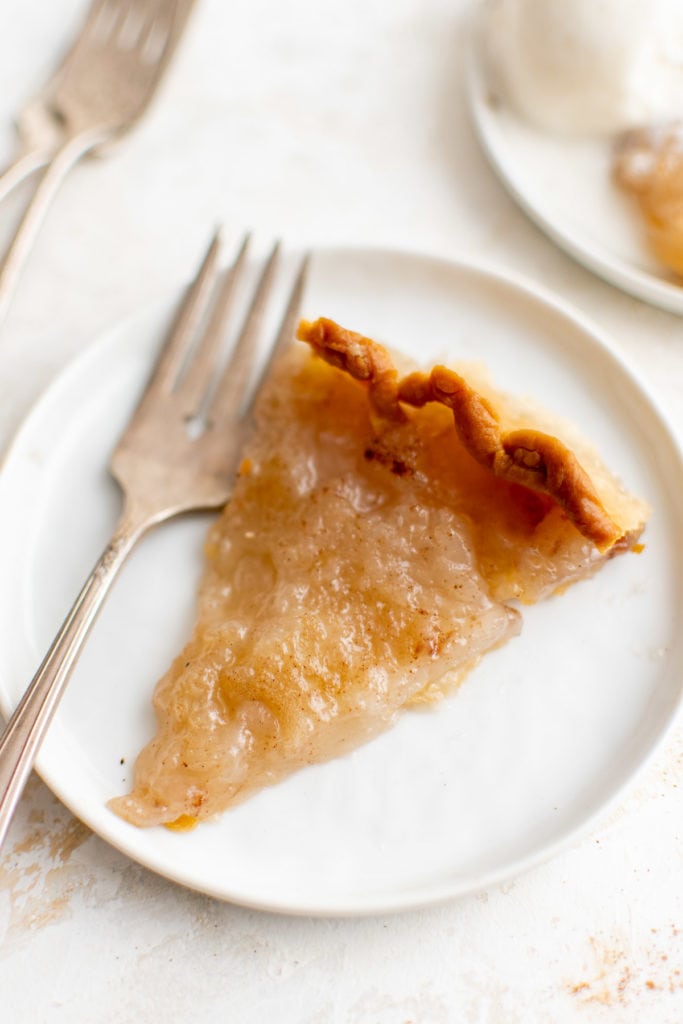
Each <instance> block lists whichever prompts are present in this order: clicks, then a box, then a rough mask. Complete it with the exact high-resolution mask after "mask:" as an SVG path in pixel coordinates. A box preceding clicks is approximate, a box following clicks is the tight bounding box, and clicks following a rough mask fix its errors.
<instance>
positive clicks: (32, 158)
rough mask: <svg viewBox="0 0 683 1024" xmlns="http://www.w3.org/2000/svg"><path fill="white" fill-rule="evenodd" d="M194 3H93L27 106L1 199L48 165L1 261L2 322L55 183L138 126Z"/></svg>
mask: <svg viewBox="0 0 683 1024" xmlns="http://www.w3.org/2000/svg"><path fill="white" fill-rule="evenodd" d="M195 2H196V0H93V2H92V4H91V7H90V9H89V12H88V14H87V17H86V20H85V22H84V24H83V27H82V29H81V32H80V34H79V36H78V38H77V39H76V41H75V43H74V45H73V46H72V48H71V49H70V51H69V52H68V54H67V55H66V57H65V58H64V60H63V62H62V64H61V65H60V67H59V68H58V69H57V70H56V72H55V74H54V75H53V77H52V79H51V80H50V81H49V82H48V83H47V85H46V86H45V88H44V90H43V92H42V93H41V94H40V95H39V96H37V97H34V99H33V100H32V101H30V103H29V104H28V105H27V107H26V108H25V112H24V116H23V120H20V125H21V124H22V123H23V125H24V135H25V138H26V143H25V144H24V146H23V147H22V149H21V150H20V152H19V155H18V157H17V159H16V160H15V162H14V163H13V164H11V165H10V167H9V168H7V170H6V171H5V172H4V174H3V175H2V176H1V177H0V199H2V197H3V195H6V194H7V192H8V191H10V189H12V188H13V187H14V186H15V185H16V184H18V183H19V181H21V180H23V179H24V178H25V177H26V176H27V175H29V174H30V173H32V172H33V171H35V170H37V169H38V168H39V167H41V166H44V165H46V169H45V171H44V173H43V177H42V178H41V180H40V183H39V185H38V187H37V189H36V191H35V194H34V196H33V199H32V200H31V203H30V204H29V206H28V208H27V209H26V212H25V214H24V217H23V219H22V221H21V222H20V224H19V226H18V228H17V230H16V232H15V234H14V237H13V238H12V240H11V242H10V244H9V246H8V248H7V251H6V252H5V255H4V257H3V260H2V263H0V320H2V318H3V316H4V314H5V313H6V311H7V307H8V304H9V300H10V296H11V294H12V292H13V289H14V287H15V284H16V282H17V280H18V277H19V274H20V273H21V270H22V268H23V266H24V264H25V262H26V259H27V257H28V254H29V252H30V249H31V247H32V245H33V243H34V241H35V238H36V235H37V233H38V229H39V227H40V225H41V223H42V221H43V218H44V217H45V214H46V212H47V209H48V207H49V205H50V203H51V201H52V199H53V197H54V196H55V194H56V192H57V190H58V188H59V186H60V184H61V183H62V181H63V180H64V178H65V176H66V175H67V174H68V172H69V171H70V170H71V168H72V167H73V166H74V164H75V163H77V162H78V160H80V159H81V157H83V156H84V155H85V154H86V153H88V152H90V151H91V150H93V149H95V148H96V147H101V146H102V145H103V144H105V143H106V142H108V141H110V140H111V139H113V138H117V137H119V136H120V135H122V134H123V133H124V132H126V131H128V130H129V129H130V128H132V126H133V125H134V124H136V123H137V121H138V120H139V118H140V117H141V115H142V114H143V113H144V111H145V110H146V108H147V107H148V105H149V103H150V101H151V99H152V97H153V96H154V94H155V92H156V90H157V88H158V86H159V83H160V81H161V78H162V75H163V73H164V71H165V70H166V68H167V67H168V65H169V63H170V61H171V58H172V57H173V54H174V53H175V50H176V48H177V45H178V43H179V41H180V39H181V37H182V35H183V31H184V29H185V25H186V23H187V20H188V18H189V16H190V12H191V10H192V7H193V6H194V4H195Z"/></svg>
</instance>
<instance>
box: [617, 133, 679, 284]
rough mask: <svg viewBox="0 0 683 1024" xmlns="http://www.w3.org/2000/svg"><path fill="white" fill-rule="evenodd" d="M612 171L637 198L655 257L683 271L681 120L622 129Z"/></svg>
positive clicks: (677, 270) (620, 182) (624, 187)
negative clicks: (649, 126) (652, 125)
mask: <svg viewBox="0 0 683 1024" xmlns="http://www.w3.org/2000/svg"><path fill="white" fill-rule="evenodd" d="M614 177H615V179H616V181H617V184H618V185H620V187H621V188H622V189H624V191H625V192H627V193H629V194H630V195H631V196H633V197H634V198H635V199H636V201H637V203H638V206H639V208H640V212H641V214H642V216H643V218H644V226H645V233H646V237H647V240H648V243H649V245H650V248H651V250H652V252H653V253H654V255H655V256H656V258H657V259H658V260H659V262H660V263H662V264H664V266H666V267H668V268H669V269H670V270H673V271H674V272H675V273H676V274H679V275H683V121H678V122H672V123H670V124H665V125H657V126H654V127H651V128H642V129H637V130H634V131H630V132H626V133H625V134H624V135H622V136H621V137H620V139H619V140H618V143H617V147H616V151H615V158H614Z"/></svg>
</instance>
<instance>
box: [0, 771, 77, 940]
mask: <svg viewBox="0 0 683 1024" xmlns="http://www.w3.org/2000/svg"><path fill="white" fill-rule="evenodd" d="M39 786H40V783H38V782H37V780H36V781H35V782H32V784H31V786H30V787H29V789H28V793H27V797H28V798H29V799H30V798H31V797H32V796H33V797H35V798H37V799H40V801H41V803H43V804H45V805H47V806H46V808H45V809H43V808H39V809H36V808H32V809H31V810H30V811H29V812H28V813H27V814H26V815H25V819H24V830H23V834H21V835H20V836H19V837H18V838H17V839H16V840H15V841H14V842H13V843H11V844H10V846H9V848H8V849H7V852H5V853H4V855H3V856H2V857H1V858H0V897H2V898H3V899H7V900H8V903H9V907H8V910H9V913H8V914H7V919H6V929H5V934H4V936H2V935H0V939H2V940H3V947H4V949H3V952H5V953H9V952H10V950H11V947H12V946H13V945H14V943H16V942H17V941H19V940H20V939H21V938H22V936H24V937H25V936H26V935H27V933H31V932H34V931H36V930H38V929H41V928H44V927H45V926H47V925H49V924H52V923H53V922H54V921H57V920H59V919H60V918H62V917H63V916H64V915H65V914H66V913H67V912H68V908H69V903H70V900H71V898H72V896H73V894H74V893H75V892H77V891H82V890H83V889H84V888H85V887H86V886H87V885H89V884H90V882H91V881H92V876H91V873H90V872H89V871H87V869H85V868H84V867H83V866H82V865H79V864H75V863H73V860H72V858H73V854H74V853H75V851H76V850H78V848H79V847H80V846H82V845H83V843H85V842H86V840H87V839H89V838H90V836H91V835H92V832H91V831H90V829H88V828H86V826H85V825H83V824H81V822H80V821H77V820H76V819H75V818H73V817H72V816H71V815H70V814H69V812H68V811H67V810H66V808H64V807H62V806H61V804H59V803H58V802H57V801H56V800H55V799H54V798H53V797H51V796H50V795H49V794H47V793H46V792H40V791H39V789H38V787H39ZM21 824H22V823H21V822H16V823H15V826H14V831H17V830H21Z"/></svg>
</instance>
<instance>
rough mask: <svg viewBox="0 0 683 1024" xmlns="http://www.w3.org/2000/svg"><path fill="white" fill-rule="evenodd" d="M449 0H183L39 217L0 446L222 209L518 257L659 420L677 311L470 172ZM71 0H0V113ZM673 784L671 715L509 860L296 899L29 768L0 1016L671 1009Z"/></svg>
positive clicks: (674, 1009)
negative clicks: (611, 796)
mask: <svg viewBox="0 0 683 1024" xmlns="http://www.w3.org/2000/svg"><path fill="white" fill-rule="evenodd" d="M465 6H466V5H465V3H464V2H463V0H461V2H458V0H448V2H446V0H395V2H391V3H390V2H388V0H378V2H376V3H374V4H369V3H364V4H361V3H360V2H358V0H347V2H345V3H344V4H342V3H340V2H335V3H329V4H327V5H322V4H314V3H312V2H311V0H291V2H290V3H288V4H276V3H275V2H274V0H233V2H231V3H230V4H226V3H225V2H224V0H200V5H199V10H198V12H197V15H196V17H195V19H194V22H193V25H192V31H191V34H190V36H189V38H188V40H187V45H186V46H185V47H184V49H183V51H182V54H181V57H180V60H179V61H178V63H177V65H176V67H175V69H174V73H173V75H172V77H171V79H170V80H169V82H168V84H167V88H166V89H165V90H164V93H163V95H162V96H161V97H160V100H159V102H158V104H157V105H156V107H155V109H154V110H153V112H152V113H151V115H150V117H149V118H148V120H147V122H146V124H145V125H144V126H143V127H142V128H141V130H139V131H138V132H137V133H136V134H135V135H134V136H131V137H130V138H129V139H128V140H127V141H126V143H125V145H123V146H122V147H121V148H120V150H119V151H118V152H117V153H116V154H113V155H112V156H111V157H110V158H109V159H108V160H106V161H104V160H103V161H101V162H91V163H88V164H87V165H84V166H83V167H81V168H79V169H77V170H76V171H75V173H74V174H73V176H72V177H71V179H70V180H69V181H68V182H67V184H66V186H65V188H64V191H63V192H62V194H61V196H60V198H59V200H58V202H57V204H56V206H55V208H54V210H53V213H52V214H51V216H50V219H49V222H48V223H47V225H46V227H45V230H44V232H43V234H42V236H41V238H40V242H39V245H38V247H37V249H36V252H35V256H34V258H33V260H32V263H31V266H30V268H29V271H28V273H27V275H26V276H25V278H24V281H23V283H22V287H21V291H20V294H19V295H18V297H17V301H16V302H15V305H14V307H13V310H12V312H11V315H10V318H9V320H8V321H7V324H6V326H5V328H4V331H3V334H2V336H1V337H0V436H1V441H2V444H3V446H4V443H5V442H6V441H7V440H8V439H9V436H10V434H11V432H12V431H13V429H14V428H15V427H16V426H17V425H18V423H19V422H20V421H21V419H22V418H23V416H24V415H25V413H26V411H27V409H28V407H29V405H30V403H31V401H32V400H33V399H34V398H35V397H36V396H37V395H38V394H39V393H40V391H41V390H42V388H43V387H44V386H45V384H46V383H47V382H48V381H49V380H50V379H51V378H52V376H53V375H54V373H55V372H56V371H57V370H58V369H59V368H61V367H62V366H63V365H64V363H65V362H66V360H67V359H68V358H69V356H70V355H72V354H74V353H76V352H78V351H80V350H82V349H83V348H85V347H86V346H87V345H88V343H89V342H90V341H91V340H92V338H93V337H94V335H95V334H96V333H98V332H99V331H100V330H101V329H102V328H105V327H107V326H108V325H110V324H112V323H113V322H116V321H117V320H119V319H120V318H121V317H122V316H124V315H125V314H126V313H128V312H130V311H131V310H133V309H135V308H137V307H139V306H141V305H143V304H144V303H146V302H147V301H148V300H149V299H150V298H153V297H156V296H158V295H160V294H161V293H163V292H164V291H166V290H167V289H168V288H169V286H175V285H177V284H179V283H180V282H181V281H183V280H184V279H185V278H186V277H187V274H188V268H189V267H190V266H191V265H192V263H193V262H194V260H195V258H196V256H197V255H198V253H199V251H200V249H201V247H202V245H203V243H204V240H205V239H206V236H207V234H208V232H209V230H210V227H211V225H212V224H213V223H215V222H216V221H217V220H219V219H223V220H225V221H226V222H227V224H228V225H229V226H230V227H234V232H235V237H236V236H237V234H238V233H239V232H240V230H241V229H242V228H243V227H244V226H246V225H251V226H253V227H255V228H256V229H257V231H258V233H259V238H260V239H262V240H263V243H264V244H265V243H266V242H267V241H268V240H269V239H270V238H271V237H272V235H274V234H281V235H282V236H283V237H284V238H286V239H287V240H288V241H289V242H291V243H292V244H300V243H310V242H315V243H320V242H322V243H327V242H332V243H341V242H348V241H351V242H368V243H372V244H379V245H393V244H398V245H402V246H405V247H408V248H416V249H423V250H429V251H437V252H441V253H444V254H446V255H455V256H458V255H465V256H472V257H481V258H485V259H493V260H495V261H497V262H499V263H500V265H501V266H508V267H513V268H515V269H516V270H519V271H522V272H524V273H526V274H529V275H530V276H532V277H536V278H538V279H540V280H542V281H543V282H544V283H545V284H546V285H547V286H550V287H552V288H554V289H556V290H557V291H559V292H560V293H561V294H562V295H564V296H565V297H567V298H569V299H571V300H573V301H574V302H576V303H577V304H578V305H579V306H580V307H581V308H582V309H583V310H584V311H585V312H587V313H589V314H590V315H591V316H593V318H594V319H595V320H596V321H597V322H598V323H599V324H600V325H601V326H602V327H603V328H606V329H607V330H609V331H610V332H611V333H612V335H613V337H614V338H615V339H616V341H617V343H618V344H619V345H620V346H621V347H622V349H623V350H624V352H625V353H626V354H627V355H628V356H629V357H630V359H631V360H632V361H633V362H634V363H635V364H636V365H637V366H638V367H639V368H640V370H641V372H642V376H643V379H644V380H645V381H646V383H647V384H648V385H649V387H650V388H651V389H652V390H653V392H654V393H655V394H656V395H657V397H658V399H659V401H660V403H661V406H662V408H663V409H664V410H665V412H667V413H668V415H669V416H670V418H671V420H672V422H673V423H674V424H675V426H676V428H677V429H678V431H679V433H683V415H682V413H681V410H680V394H681V390H682V386H683V321H681V320H680V319H678V318H676V317H674V316H672V315H669V314H666V313H663V312H658V311H657V310H654V309H651V308H649V307H647V306H645V305H643V304H641V303H639V302H638V301H636V300H634V299H630V298H628V297H626V296H623V295H621V294H619V293H618V292H616V291H615V290H613V289H611V288H610V287H609V286H607V285H606V284H603V283H602V282H600V281H599V280H597V279H596V278H593V277H592V276H591V275H590V274H588V273H587V272H585V271H583V270H582V269H581V268H580V267H578V266H576V265H575V264H573V263H572V262H571V261H570V260H569V259H568V258H567V257H566V256H564V255H563V254H562V253H561V252H559V251H557V250H556V249H554V248H553V247H552V245H551V243H550V242H548V241H547V240H546V239H545V238H544V237H543V236H542V235H541V234H540V233H539V232H538V231H537V230H536V229H535V228H534V227H533V226H532V225H531V224H529V223H528V222H527V221H526V220H525V218H524V217H523V215H522V214H520V213H519V212H518V210H517V209H516V208H515V207H514V206H513V204H512V203H511V201H510V200H509V199H508V198H507V196H506V195H505V194H504V192H503V191H502V189H501V187H500V186H499V184H498V182H497V181H496V180H495V178H494V177H493V175H492V174H491V172H490V171H489V169H488V167H487V165H486V163H485V161H484V159H483V157H482V155H481V153H480V151H479V149H478V147H477V144H476V142H475V139H474V137H473V134H472V131H471V129H470V126H469V122H468V118H467V114H466V110H465V107H464V101H463V91H462V82H461V65H462V45H463V13H464V9H465ZM39 7H40V11H38V8H39ZM81 9H82V4H81V3H80V2H77V0H53V2H52V3H51V4H49V5H48V4H41V5H38V3H37V2H36V0H33V2H26V0H24V2H23V3H19V0H6V2H5V5H4V11H3V14H4V17H3V33H2V36H1V39H0V69H1V70H0V82H1V84H2V88H0V124H3V125H7V126H9V120H10V117H11V115H12V112H13V110H14V109H15V108H16V107H17V106H18V104H19V102H20V101H21V99H22V98H23V97H24V96H25V95H26V94H27V92H28V91H29V90H30V89H31V88H32V87H33V86H35V85H36V84H37V83H38V82H39V81H40V79H41V77H42V76H43V75H44V73H45V70H46V69H47V68H48V67H49V66H50V64H51V62H52V60H53V59H54V56H55V54H56V52H57V51H58V49H59V47H60V43H61V41H62V40H63V39H64V38H65V37H67V36H68V32H69V30H70V28H71V26H72V25H73V22H74V19H75V18H76V17H77V16H78V13H79V11H80V10H81ZM0 142H2V144H3V148H5V147H6V152H7V154H9V150H10V144H11V133H10V131H9V127H7V131H6V133H4V134H3V137H2V138H0ZM579 197H580V189H578V188H577V201H580V198H579ZM11 215H12V207H10V205H9V204H8V206H7V209H6V210H5V211H3V213H2V217H1V218H0V223H1V224H5V223H9V220H10V218H11ZM3 642H5V643H6V642H7V638H3ZM577 754H578V755H580V751H579V752H577ZM682 783H683V731H682V730H681V729H679V730H677V731H676V732H674V733H673V734H672V735H671V737H670V739H669V741H668V742H667V744H666V746H665V748H664V749H663V750H662V751H661V753H660V756H659V758H658V760H657V762H656V763H654V764H652V765H651V766H650V767H649V769H648V770H647V772H646V773H645V775H644V776H643V777H642V779H641V781H640V784H639V785H638V787H637V788H636V789H635V790H633V791H632V792H631V793H630V794H629V796H628V798H627V799H626V800H625V801H624V803H623V804H622V806H621V808H620V809H619V811H618V812H616V813H614V814H613V815H612V816H611V817H610V818H609V820H606V821H605V822H604V823H603V824H602V826H601V828H600V829H599V831H597V832H596V833H595V834H594V835H593V836H592V837H591V838H589V839H587V840H585V841H584V842H583V843H582V844H581V845H579V846H577V847H576V848H574V849H572V850H570V851H568V852H566V853H564V854H562V855H561V856H559V857H557V858H556V859H555V860H554V861H552V862H551V863H549V864H547V865H545V866H544V867H542V868H538V869H536V870H535V871H533V872H532V873H529V874H527V875H525V876H524V877H522V878H520V879H518V880H517V881H516V882H515V883H513V884H510V885H507V886H505V887H504V888H499V889H494V890H491V891H489V892H486V893H482V894H480V895H479V896H477V897H472V898H468V899H466V900H461V901H458V902H455V903H450V904H447V905H444V906H442V907H440V908H437V909H431V910H428V911H423V912H413V913H411V914H407V915H400V916H395V917H389V918H377V919H370V920H359V921H344V920H313V921H311V920H306V919H290V918H284V917H283V918H277V917H270V916H268V915H264V914H258V913H251V912H248V911H244V910H239V909H235V908H234V907H231V906H228V905H223V904H220V903H215V902H213V901H211V900H209V899H207V898H204V897H201V896H196V895H194V894H192V893H189V892H186V891H183V890H180V889H178V888H176V887H174V886H172V885H171V884H170V883H166V882H164V881H162V880H159V879H158V878H155V877H154V876H152V875H150V874H149V873H147V872H146V871H144V870H143V869H141V868H138V867H136V866H135V865H132V864H131V863H129V862H128V861H126V860H125V859H124V858H123V857H121V856H120V855H118V854H116V853H115V852H113V851H112V850H110V849H109V848H107V847H106V846H105V845H104V844H103V843H102V842H101V841H100V840H99V839H97V838H96V837H93V836H91V835H90V834H89V833H88V832H87V830H86V829H84V828H83V827H82V826H81V825H79V824H78V823H77V822H75V821H74V820H73V819H72V818H71V817H70V816H69V814H68V813H67V812H66V811H65V810H64V809H63V808H61V807H60V806H59V805H58V804H57V802H56V801H55V800H54V799H53V797H52V796H51V795H50V794H49V793H48V792H47V791H46V790H45V788H44V787H43V786H42V784H40V783H39V782H38V781H34V782H33V783H32V784H31V787H30V789H29V791H28V793H27V795H26V798H25V800H24V801H23V803H22V806H21V810H20V813H19V815H18V817H17V820H16V821H15V823H14V825H13V828H12V831H11V834H10V837H9V841H8V845H7V848H6V851H5V853H4V855H3V858H2V860H1V861H0V934H2V948H1V950H0V1007H1V1010H2V1012H1V1014H0V1019H2V1020H3V1022H4V1021H5V1020H7V1021H8V1022H13V1024H14V1022H19V1024H24V1022H27V1024H28V1022H30V1024H33V1022H37V1021H40V1022H42V1021H46V1022H50V1024H51V1022H53V1021H54V1022H61V1021H64V1022H68V1024H91V1022H112V1024H119V1022H128V1021H130V1022H140V1024H147V1022H156V1021H167V1022H176V1021H177V1022H180V1021H183V1022H185V1021H202V1022H209V1024H212V1022H214V1021H215V1022H223V1021H239V1022H240V1024H241V1022H246V1024H252V1022H254V1024H256V1022H260V1021H270V1020H272V1021H277V1022H278V1024H280V1022H282V1024H299V1022H301V1024H327V1022H331V1024H408V1022H411V1024H451V1022H455V1024H460V1022H462V1024H555V1022H560V1024H563V1022H565V1021H567V1022H573V1021H581V1022H583V1021H585V1022H587V1024H602V1022H610V1024H611V1022H613V1021H616V1022H619V1024H621V1022H627V1024H630V1022H634V1024H636V1022H638V1024H640V1022H641V1021H642V1022H648V1024H649V1022H654V1024H679V1022H680V1021H681V1019H683V882H682V881H681V878H682V872H681V867H682V860H683V832H682V829H681V797H680V793H679V786H680V785H681V784H682Z"/></svg>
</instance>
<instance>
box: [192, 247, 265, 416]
mask: <svg viewBox="0 0 683 1024" xmlns="http://www.w3.org/2000/svg"><path fill="white" fill-rule="evenodd" d="M279 254H280V243H279V242H276V243H275V245H274V246H273V249H272V251H271V253H270V256H269V257H268V259H267V261H266V265H265V266H264V268H263V270H262V272H261V276H260V278H259V281H258V284H257V285H256V290H255V291H254V296H253V298H252V300H251V305H250V306H249V310H248V312H247V315H246V317H245V318H244V322H243V324H242V329H241V331H240V334H239V337H238V338H237V341H236V342H235V347H234V349H233V350H232V352H231V354H230V360H229V362H228V365H227V367H226V368H225V371H224V372H223V375H222V377H221V378H220V380H219V382H218V386H217V388H216V391H215V393H214V395H213V397H212V399H211V403H210V405H209V409H208V420H209V422H210V423H213V422H215V419H214V418H216V419H217V418H218V416H219V413H220V410H221V409H229V410H231V416H232V417H233V418H234V417H235V416H236V414H237V412H238V408H237V407H238V406H239V405H240V404H241V399H242V398H243V396H244V392H245V388H246V385H247V380H248V378H249V371H250V369H251V367H252V366H253V363H254V348H255V345H256V342H257V340H258V335H259V331H260V329H261V323H262V320H263V315H264V313H265V308H266V302H267V300H268V295H269V293H270V289H271V285H272V283H273V277H274V275H275V269H276V266H277V262H278V257H279Z"/></svg>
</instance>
